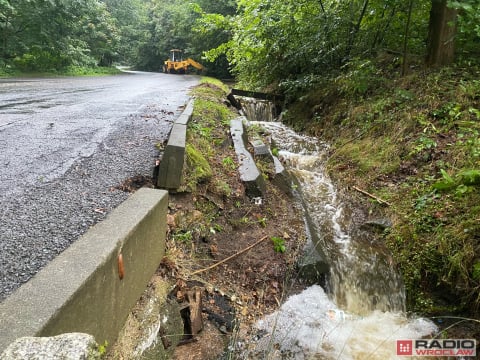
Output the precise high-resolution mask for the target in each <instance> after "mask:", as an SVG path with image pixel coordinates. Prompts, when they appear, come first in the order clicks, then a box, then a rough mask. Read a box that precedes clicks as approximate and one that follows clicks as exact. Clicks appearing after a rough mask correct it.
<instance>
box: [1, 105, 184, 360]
mask: <svg viewBox="0 0 480 360" xmlns="http://www.w3.org/2000/svg"><path fill="white" fill-rule="evenodd" d="M192 112H193V102H192V101H189V102H188V103H187V106H186V107H185V110H184V111H183V113H182V114H181V115H180V116H179V117H178V119H177V120H176V121H175V123H174V125H173V127H172V131H171V133H170V137H169V140H168V144H167V146H166V148H165V152H164V155H163V159H162V162H161V163H160V166H159V167H160V168H159V171H158V178H157V186H158V187H159V188H162V189H168V190H174V189H177V188H178V187H179V186H180V181H181V175H182V169H183V162H184V157H185V141H186V126H187V123H188V121H189V120H190V118H191V115H192ZM167 205H168V192H167V191H165V190H155V189H146V188H143V189H140V190H138V191H137V192H136V193H135V194H133V195H132V196H130V197H129V198H128V199H127V200H126V201H125V202H124V203H122V204H121V205H120V206H119V207H117V208H116V209H115V210H114V211H113V212H112V213H111V214H110V215H109V216H108V218H107V219H106V220H104V221H103V222H101V223H99V224H97V225H95V226H94V227H93V228H91V229H90V230H89V231H88V232H87V233H86V234H85V235H83V236H82V237H81V238H80V239H78V240H77V241H76V242H75V243H73V244H72V245H71V246H70V247H69V248H68V249H66V250H65V251H64V252H63V253H61V254H60V255H58V256H57V257H56V258H55V259H54V260H53V261H51V262H50V263H49V264H48V265H47V266H46V267H45V268H43V269H42V270H41V271H39V272H38V273H37V274H36V275H35V276H34V277H33V278H32V279H31V280H30V281H29V282H27V283H25V284H24V285H22V286H21V287H20V288H19V289H18V290H17V291H15V292H14V293H13V294H12V295H11V296H9V297H7V299H5V300H4V301H3V302H2V303H0V354H2V352H3V350H5V349H6V348H7V347H8V346H9V345H10V344H11V343H12V342H14V341H15V340H16V339H19V338H22V337H47V336H56V335H60V334H65V333H85V334H90V335H93V337H94V338H95V339H96V340H97V342H98V343H99V344H103V343H105V342H107V343H109V344H112V343H113V342H114V341H115V339H116V338H117V336H118V333H119V331H120V329H121V328H122V326H123V325H124V323H125V319H126V318H127V316H128V314H129V312H130V311H131V309H132V308H133V306H134V305H135V303H136V301H137V300H138V298H139V297H140V295H141V294H142V293H143V291H144V290H145V288H146V286H147V284H148V282H149V281H150V279H151V277H152V275H153V274H154V273H155V271H156V269H157V268H158V265H159V264H160V262H161V260H162V258H163V256H164V254H165V234H166V214H167ZM4 356H5V359H6V358H7V357H6V355H0V359H2V360H3V358H4ZM14 358H15V357H14Z"/></svg>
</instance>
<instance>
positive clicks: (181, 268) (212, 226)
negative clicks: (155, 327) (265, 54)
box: [160, 78, 306, 358]
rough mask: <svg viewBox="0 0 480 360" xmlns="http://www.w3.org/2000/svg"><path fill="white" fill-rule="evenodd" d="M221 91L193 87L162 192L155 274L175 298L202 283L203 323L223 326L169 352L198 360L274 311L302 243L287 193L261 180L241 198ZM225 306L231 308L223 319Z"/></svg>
mask: <svg viewBox="0 0 480 360" xmlns="http://www.w3.org/2000/svg"><path fill="white" fill-rule="evenodd" d="M227 93H228V89H227V88H226V87H225V85H224V84H222V83H221V82H219V81H218V80H215V79H211V78H203V79H202V83H201V84H200V85H199V86H197V87H195V88H194V89H193V90H192V95H193V96H194V98H195V99H194V104H195V105H194V110H193V114H192V118H191V120H190V122H189V123H188V126H187V156H186V159H187V161H186V163H185V165H186V166H184V174H183V184H182V186H181V188H180V189H179V191H178V192H177V193H173V194H170V195H169V214H168V215H167V219H168V224H169V235H168V237H167V258H166V260H164V261H162V266H161V269H160V273H161V274H164V276H166V277H168V279H169V280H172V281H173V282H175V283H176V286H175V288H174V290H173V295H174V298H177V299H178V300H179V301H181V300H182V299H184V298H183V297H184V296H185V294H186V293H187V292H188V291H189V290H190V289H191V288H192V287H198V286H199V285H200V286H202V287H203V289H204V290H205V291H202V297H203V307H204V308H206V309H208V310H207V311H205V310H204V312H206V313H208V314H210V315H211V314H212V313H213V314H214V315H213V317H210V316H209V320H210V321H212V322H213V323H216V324H217V327H221V328H222V326H221V325H223V329H224V330H221V331H222V333H220V332H218V330H217V329H215V328H213V329H212V327H211V326H206V325H205V328H204V330H203V331H202V332H201V333H200V334H198V335H197V336H196V338H197V339H198V341H196V342H192V344H191V346H192V347H193V350H192V348H191V347H189V346H190V345H184V346H181V347H178V348H177V350H176V351H179V352H185V353H186V354H188V356H191V354H192V353H195V354H198V356H199V357H200V358H220V355H221V354H222V353H223V352H224V351H227V350H226V346H227V345H228V340H229V339H230V338H233V335H232V333H237V332H238V333H240V332H242V333H243V332H244V331H247V330H248V329H249V328H250V326H251V324H252V323H254V322H255V321H256V320H257V319H259V318H260V317H261V316H263V314H265V313H268V312H271V311H273V310H274V309H276V308H277V307H278V304H279V301H280V299H281V298H282V297H283V296H285V295H287V293H288V291H289V288H288V287H287V286H288V285H290V284H288V282H287V281H286V279H287V278H288V277H289V276H291V273H293V271H294V269H295V263H296V257H297V256H298V254H299V252H300V251H301V248H302V245H303V243H304V242H305V241H306V234H305V227H304V222H303V218H302V212H301V208H300V207H298V206H296V204H295V202H294V199H292V198H290V197H289V195H287V194H285V193H284V192H283V191H281V190H280V189H279V188H277V187H276V186H275V185H274V184H273V183H271V182H269V181H268V180H266V191H265V193H264V194H263V195H262V197H261V201H255V200H258V199H252V198H250V197H249V196H247V194H246V189H245V185H244V184H243V182H242V181H241V180H240V176H239V173H238V160H237V154H236V152H235V150H234V149H233V143H232V140H231V135H230V132H229V131H230V120H231V119H233V118H235V117H238V116H239V114H238V113H237V110H236V109H234V108H233V107H232V106H229V105H228V104H227V103H226V102H225V97H226V95H227ZM205 174H207V175H206V176H205ZM219 264H221V265H220V266H216V265H219ZM213 289H215V290H213ZM223 297H225V299H223ZM218 298H221V299H220V302H219V303H218V302H216V301H214V299H218ZM222 303H223V304H224V305H221V304H222ZM227 303H228V304H229V307H230V306H231V307H232V309H231V310H229V313H228V314H224V310H222V306H223V307H225V304H227ZM233 308H235V309H234V310H233ZM233 318H235V324H236V325H235V326H237V327H238V328H234V327H233V325H234V324H233ZM229 319H230V320H229ZM240 329H241V330H240ZM204 337H205V338H204ZM232 351H233V350H232V349H229V350H228V353H230V352H232ZM212 352H214V353H215V354H216V356H213V355H211V354H212ZM188 356H187V355H185V358H186V357H188ZM177 358H183V357H182V356H181V355H179V356H178V357H177Z"/></svg>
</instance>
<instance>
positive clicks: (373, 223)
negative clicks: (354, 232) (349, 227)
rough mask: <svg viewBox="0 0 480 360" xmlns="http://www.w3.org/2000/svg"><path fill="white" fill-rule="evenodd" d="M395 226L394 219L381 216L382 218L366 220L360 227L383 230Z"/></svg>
mask: <svg viewBox="0 0 480 360" xmlns="http://www.w3.org/2000/svg"><path fill="white" fill-rule="evenodd" d="M392 226H393V224H392V221H391V220H390V219H387V218H381V219H373V220H369V221H366V222H364V223H363V224H362V225H361V226H360V229H362V230H369V231H379V232H382V231H384V230H386V229H388V228H391V227H392Z"/></svg>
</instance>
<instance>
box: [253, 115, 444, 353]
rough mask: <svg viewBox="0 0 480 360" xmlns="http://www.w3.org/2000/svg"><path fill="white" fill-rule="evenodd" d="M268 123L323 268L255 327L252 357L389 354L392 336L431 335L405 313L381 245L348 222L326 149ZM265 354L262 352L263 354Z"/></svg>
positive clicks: (402, 294) (401, 294)
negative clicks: (323, 277)
mask: <svg viewBox="0 0 480 360" xmlns="http://www.w3.org/2000/svg"><path fill="white" fill-rule="evenodd" d="M256 123H258V124H260V125H261V126H262V127H264V128H266V129H267V130H268V131H269V132H270V134H271V138H272V141H273V143H274V144H275V147H276V148H277V149H278V150H279V158H280V159H281V160H282V161H283V163H284V164H285V166H286V168H287V170H288V172H289V173H290V174H291V175H292V177H293V179H294V182H295V184H296V186H295V187H296V189H297V192H298V195H299V197H300V199H301V202H302V203H303V206H304V210H305V217H306V224H307V225H308V230H309V234H310V239H309V241H311V242H312V243H313V244H314V246H315V248H316V249H317V250H318V252H319V254H320V256H321V257H323V258H324V259H325V260H326V262H327V263H328V265H329V272H328V274H327V284H326V285H325V286H324V288H322V287H320V286H319V285H314V286H311V287H309V288H307V289H305V290H304V291H303V292H301V293H300V294H297V295H294V296H291V297H290V298H288V299H287V300H286V302H285V303H284V304H283V305H282V306H281V308H280V309H279V310H278V311H277V312H276V313H274V314H272V315H269V316H267V317H265V318H264V319H263V320H261V321H260V322H259V323H258V324H257V327H258V329H259V330H260V331H261V332H263V334H265V335H264V336H262V337H261V338H260V340H259V343H258V344H257V346H256V349H255V351H254V355H253V358H255V357H259V356H262V357H265V358H275V359H277V358H282V359H312V358H314V359H361V360H363V359H382V360H384V359H395V358H396V340H402V339H418V338H421V337H423V336H427V335H430V334H432V333H434V332H436V327H435V325H434V324H433V323H432V322H430V321H428V320H425V319H421V318H420V319H418V318H417V319H413V318H408V317H407V316H406V315H405V292H404V286H403V284H402V281H401V277H400V276H399V274H398V273H397V272H396V271H395V270H394V266H393V261H392V260H391V258H390V256H389V254H388V252H387V251H386V249H385V248H384V247H383V246H381V244H376V243H375V242H374V241H372V239H371V236H368V232H366V231H362V230H361V229H359V228H358V227H355V226H352V224H353V222H352V217H353V216H354V215H353V212H352V211H350V209H348V207H347V206H345V205H344V204H342V202H341V200H340V196H339V195H338V193H337V190H336V189H335V187H334V185H333V184H332V182H331V181H330V179H329V178H328V176H327V174H326V171H325V162H326V159H327V149H328V146H327V145H326V144H324V143H322V142H320V141H319V140H318V139H317V138H312V137H307V136H303V135H299V134H297V133H295V132H294V131H293V130H291V129H289V128H288V127H286V126H284V125H283V124H281V123H279V122H256ZM265 354H268V355H265Z"/></svg>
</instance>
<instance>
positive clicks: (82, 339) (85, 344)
mask: <svg viewBox="0 0 480 360" xmlns="http://www.w3.org/2000/svg"><path fill="white" fill-rule="evenodd" d="M98 349H99V347H98V344H97V342H96V341H95V338H94V337H93V336H92V335H88V334H83V333H66V334H62V335H58V336H52V337H23V338H19V339H17V340H16V341H14V342H13V343H12V344H10V345H9V346H8V347H7V348H6V349H5V351H4V352H3V353H2V354H1V355H0V359H1V360H64V359H68V360H94V359H100V357H101V354H100V352H99V351H98Z"/></svg>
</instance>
